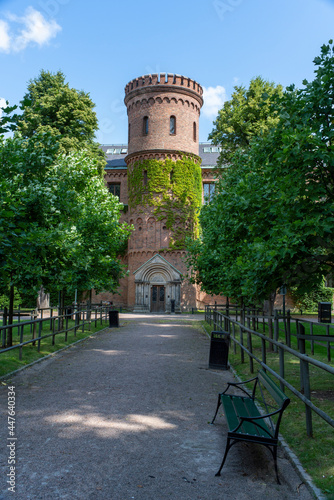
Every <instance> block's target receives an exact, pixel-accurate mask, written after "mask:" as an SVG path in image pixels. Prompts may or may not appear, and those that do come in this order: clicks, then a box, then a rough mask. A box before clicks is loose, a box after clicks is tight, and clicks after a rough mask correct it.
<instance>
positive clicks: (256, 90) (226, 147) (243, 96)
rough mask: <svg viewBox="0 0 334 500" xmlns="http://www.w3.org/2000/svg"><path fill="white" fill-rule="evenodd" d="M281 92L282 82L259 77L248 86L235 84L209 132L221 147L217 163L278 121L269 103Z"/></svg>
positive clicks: (226, 160)
mask: <svg viewBox="0 0 334 500" xmlns="http://www.w3.org/2000/svg"><path fill="white" fill-rule="evenodd" d="M282 92H283V87H282V86H281V85H275V84H274V83H271V82H268V81H265V80H263V79H262V78H261V77H260V76H258V77H256V78H253V79H252V80H251V81H250V84H249V87H248V88H246V87H244V86H235V87H234V92H233V93H232V96H231V99H230V100H228V101H226V102H225V103H224V106H223V108H222V109H221V110H220V111H219V113H218V116H217V119H216V120H215V121H214V129H213V130H212V132H211V133H210V134H209V139H211V140H212V142H213V144H216V145H220V146H222V148H223V151H222V153H221V154H220V157H219V159H218V165H219V166H222V165H224V164H228V163H229V162H230V160H231V158H232V156H233V154H234V153H235V152H236V150H237V149H238V148H242V149H245V148H247V147H248V146H249V144H250V141H251V140H252V139H253V138H254V137H257V136H259V135H263V134H266V133H267V132H268V131H269V130H270V129H271V128H272V127H273V126H274V125H275V124H276V123H277V120H278V118H277V112H276V111H274V110H273V109H272V104H273V102H275V100H276V99H277V98H278V97H280V96H281V95H282Z"/></svg>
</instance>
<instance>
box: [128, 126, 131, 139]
mask: <svg viewBox="0 0 334 500" xmlns="http://www.w3.org/2000/svg"><path fill="white" fill-rule="evenodd" d="M130 132H131V123H129V128H128V142H130V137H131V134H130Z"/></svg>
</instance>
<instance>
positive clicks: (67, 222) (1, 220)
mask: <svg viewBox="0 0 334 500" xmlns="http://www.w3.org/2000/svg"><path fill="white" fill-rule="evenodd" d="M58 146H59V145H58V144H57V142H56V141H55V138H54V137H52V136H51V135H50V134H46V133H43V134H40V133H36V134H34V135H33V137H31V138H29V139H23V138H22V137H20V136H19V135H15V136H14V137H13V138H9V139H7V140H4V139H3V138H1V139H0V288H1V292H2V293H6V291H7V289H8V288H10V289H11V297H13V291H14V286H15V287H16V288H17V289H18V290H19V291H21V290H22V291H24V290H27V289H35V290H36V293H37V291H38V290H39V288H40V286H41V285H43V286H44V287H45V288H46V289H47V288H48V287H52V288H54V289H57V290H63V289H65V288H66V289H69V290H73V291H74V289H75V288H78V289H79V290H83V289H89V288H95V289H97V290H101V289H103V288H105V289H108V290H111V291H115V289H116V288H117V285H118V280H119V278H120V276H122V274H123V272H124V271H123V269H122V266H121V264H120V261H119V258H118V256H119V254H120V253H121V249H122V247H124V242H125V241H126V240H127V237H128V234H129V228H128V226H127V225H126V224H120V222H119V216H120V210H121V208H122V206H121V205H120V203H119V201H118V198H115V197H114V196H112V195H111V194H109V192H108V190H107V188H106V187H105V185H104V181H103V179H102V178H101V176H100V174H99V172H98V162H97V160H96V159H93V158H92V157H91V156H89V155H87V154H86V153H85V151H81V152H73V153H70V154H68V155H65V154H64V155H60V156H59V154H58ZM12 317H13V300H12V298H11V299H10V310H9V321H10V322H11V321H12ZM11 343H12V338H11V331H10V329H9V330H8V336H7V345H9V346H10V345H11Z"/></svg>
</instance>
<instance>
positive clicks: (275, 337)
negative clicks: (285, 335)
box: [274, 309, 279, 352]
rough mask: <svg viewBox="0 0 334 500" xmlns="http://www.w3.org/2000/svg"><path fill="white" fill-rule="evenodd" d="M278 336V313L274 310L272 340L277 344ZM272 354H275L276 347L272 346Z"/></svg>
mask: <svg viewBox="0 0 334 500" xmlns="http://www.w3.org/2000/svg"><path fill="white" fill-rule="evenodd" d="M278 335H279V324H278V311H277V309H275V311H274V340H276V342H278ZM274 352H277V345H274Z"/></svg>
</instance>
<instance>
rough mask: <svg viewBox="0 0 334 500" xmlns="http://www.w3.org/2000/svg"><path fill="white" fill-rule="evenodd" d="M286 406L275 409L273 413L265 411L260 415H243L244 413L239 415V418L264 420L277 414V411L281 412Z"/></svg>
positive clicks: (248, 420)
mask: <svg viewBox="0 0 334 500" xmlns="http://www.w3.org/2000/svg"><path fill="white" fill-rule="evenodd" d="M283 410H284V408H279V409H278V410H275V411H273V412H271V413H264V414H263V415H259V416H257V417H248V416H247V417H246V416H245V417H243V416H242V415H238V418H240V419H241V420H243V421H245V422H252V421H253V420H262V419H264V418H270V417H272V416H273V415H277V413H281V412H283Z"/></svg>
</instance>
